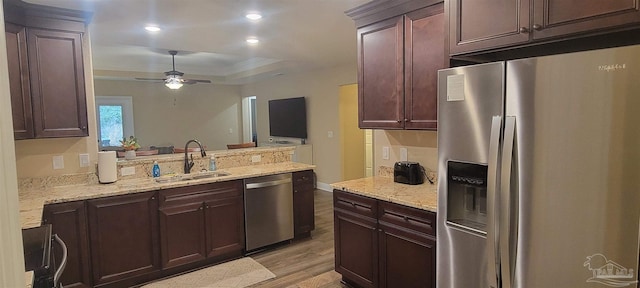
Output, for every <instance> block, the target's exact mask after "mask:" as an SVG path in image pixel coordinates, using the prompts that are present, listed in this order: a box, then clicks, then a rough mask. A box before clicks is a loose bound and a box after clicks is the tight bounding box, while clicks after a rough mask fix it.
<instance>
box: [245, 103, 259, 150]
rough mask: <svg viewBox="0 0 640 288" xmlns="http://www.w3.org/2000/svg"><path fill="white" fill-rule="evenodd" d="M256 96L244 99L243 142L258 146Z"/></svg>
mask: <svg viewBox="0 0 640 288" xmlns="http://www.w3.org/2000/svg"><path fill="white" fill-rule="evenodd" d="M257 118H258V117H257V113H256V96H248V97H244V98H242V141H243V142H244V143H248V142H255V143H256V145H257V144H258V131H257V128H256V119H257Z"/></svg>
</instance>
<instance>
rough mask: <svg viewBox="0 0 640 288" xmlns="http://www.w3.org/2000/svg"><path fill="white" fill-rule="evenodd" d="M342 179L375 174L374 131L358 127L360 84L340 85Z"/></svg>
mask: <svg viewBox="0 0 640 288" xmlns="http://www.w3.org/2000/svg"><path fill="white" fill-rule="evenodd" d="M339 97H340V99H339V117H340V134H341V135H340V136H341V137H340V142H341V149H340V150H341V152H342V153H341V155H342V159H341V164H342V180H351V179H358V178H363V177H367V176H373V150H372V148H373V140H372V138H373V137H372V131H371V130H364V129H360V128H359V127H358V85H357V84H349V85H342V86H340V91H339Z"/></svg>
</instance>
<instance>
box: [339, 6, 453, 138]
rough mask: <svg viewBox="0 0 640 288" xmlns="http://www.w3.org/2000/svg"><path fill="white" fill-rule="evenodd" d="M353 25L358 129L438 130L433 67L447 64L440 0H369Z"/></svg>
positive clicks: (353, 13)
mask: <svg viewBox="0 0 640 288" xmlns="http://www.w3.org/2000/svg"><path fill="white" fill-rule="evenodd" d="M346 13H347V15H349V16H350V17H352V18H353V19H354V21H355V22H356V26H357V44H358V119H359V127H360V128H362V129H428V130H436V129H437V83H436V82H437V77H436V76H437V71H438V70H439V69H443V68H446V67H447V64H446V63H447V60H448V59H446V58H445V55H446V52H445V51H446V50H445V42H446V41H445V38H444V37H445V33H444V31H445V29H444V27H445V26H444V20H445V17H444V14H443V13H444V6H443V4H442V1H413V0H410V1H403V0H396V1H373V2H370V3H367V4H365V5H362V6H359V7H356V8H354V9H352V10H349V11H347V12H346Z"/></svg>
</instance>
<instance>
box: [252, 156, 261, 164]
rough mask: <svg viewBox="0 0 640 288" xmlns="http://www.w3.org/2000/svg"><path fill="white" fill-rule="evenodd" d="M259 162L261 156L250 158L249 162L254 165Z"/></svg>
mask: <svg viewBox="0 0 640 288" xmlns="http://www.w3.org/2000/svg"><path fill="white" fill-rule="evenodd" d="M260 161H262V156H260V155H253V156H251V162H252V163H256V162H260Z"/></svg>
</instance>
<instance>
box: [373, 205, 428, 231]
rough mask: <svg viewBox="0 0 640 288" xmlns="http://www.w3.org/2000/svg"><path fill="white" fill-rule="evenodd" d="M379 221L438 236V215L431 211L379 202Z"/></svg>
mask: <svg viewBox="0 0 640 288" xmlns="http://www.w3.org/2000/svg"><path fill="white" fill-rule="evenodd" d="M378 220H379V221H380V222H381V223H382V222H384V223H389V224H393V225H397V226H400V227H404V228H407V229H411V230H414V231H416V232H421V233H425V234H428V235H433V236H436V226H435V223H436V214H435V213H433V212H430V211H425V210H421V209H417V208H412V207H407V206H404V205H398V204H394V203H390V202H386V201H379V215H378Z"/></svg>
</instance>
